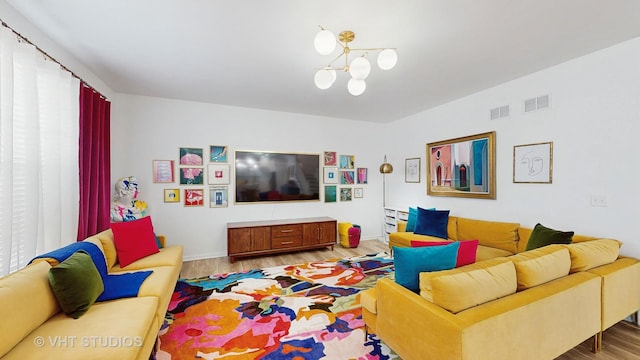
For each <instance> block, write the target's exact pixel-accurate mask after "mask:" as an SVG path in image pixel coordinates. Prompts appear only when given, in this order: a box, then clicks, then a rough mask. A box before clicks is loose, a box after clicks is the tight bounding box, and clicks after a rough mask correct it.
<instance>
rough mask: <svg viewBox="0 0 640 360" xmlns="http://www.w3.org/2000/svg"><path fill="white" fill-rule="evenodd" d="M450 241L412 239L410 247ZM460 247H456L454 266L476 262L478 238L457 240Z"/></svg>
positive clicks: (436, 244) (434, 244) (443, 243)
mask: <svg viewBox="0 0 640 360" xmlns="http://www.w3.org/2000/svg"><path fill="white" fill-rule="evenodd" d="M450 243H452V241H448V240H447V241H419V240H412V241H411V247H422V246H440V245H446V244H450ZM458 243H459V244H460V248H459V249H458V258H457V260H456V267H460V266H465V265H469V264H473V263H474V262H476V252H477V250H478V240H465V241H459V242H458Z"/></svg>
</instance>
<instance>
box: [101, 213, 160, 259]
mask: <svg viewBox="0 0 640 360" xmlns="http://www.w3.org/2000/svg"><path fill="white" fill-rule="evenodd" d="M111 230H112V231H113V242H114V244H115V247H116V253H117V254H118V261H119V262H120V266H121V267H123V268H124V267H125V266H127V265H129V264H131V263H132V262H134V261H136V260H139V259H142V258H143V257H145V256H149V255H152V254H155V253H157V252H158V251H160V250H158V244H157V243H156V236H155V234H154V232H153V224H152V223H151V217H150V216H146V217H143V218H141V219H138V220H132V221H125V222H114V223H111Z"/></svg>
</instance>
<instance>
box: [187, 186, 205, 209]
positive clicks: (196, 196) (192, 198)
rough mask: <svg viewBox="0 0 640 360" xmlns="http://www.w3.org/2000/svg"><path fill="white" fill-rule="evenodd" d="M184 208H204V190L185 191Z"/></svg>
mask: <svg viewBox="0 0 640 360" xmlns="http://www.w3.org/2000/svg"><path fill="white" fill-rule="evenodd" d="M184 206H186V207H190V206H204V189H184Z"/></svg>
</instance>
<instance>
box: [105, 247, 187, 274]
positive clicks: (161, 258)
mask: <svg viewBox="0 0 640 360" xmlns="http://www.w3.org/2000/svg"><path fill="white" fill-rule="evenodd" d="M182 252H183V248H182V245H171V246H167V247H165V248H162V249H160V251H159V252H157V253H155V254H153V255H149V256H146V257H143V258H142V259H140V260H136V261H134V262H132V263H131V264H129V265H127V266H126V267H124V268H123V267H122V266H121V265H120V264H116V265H114V266H113V267H112V268H111V270H110V272H111V273H118V272H121V271H134V270H148V269H150V268H154V267H157V266H175V267H177V268H178V271H180V269H181V268H182Z"/></svg>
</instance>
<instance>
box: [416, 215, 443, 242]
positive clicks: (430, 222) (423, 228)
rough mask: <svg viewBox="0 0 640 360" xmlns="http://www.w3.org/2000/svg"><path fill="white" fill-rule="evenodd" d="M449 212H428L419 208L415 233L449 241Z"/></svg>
mask: <svg viewBox="0 0 640 360" xmlns="http://www.w3.org/2000/svg"><path fill="white" fill-rule="evenodd" d="M448 225H449V210H427V209H423V208H420V207H419V208H418V217H417V218H416V228H415V230H413V232H414V233H416V234H420V235H429V236H435V237H439V238H442V239H447V238H448V237H447V226H448Z"/></svg>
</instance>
